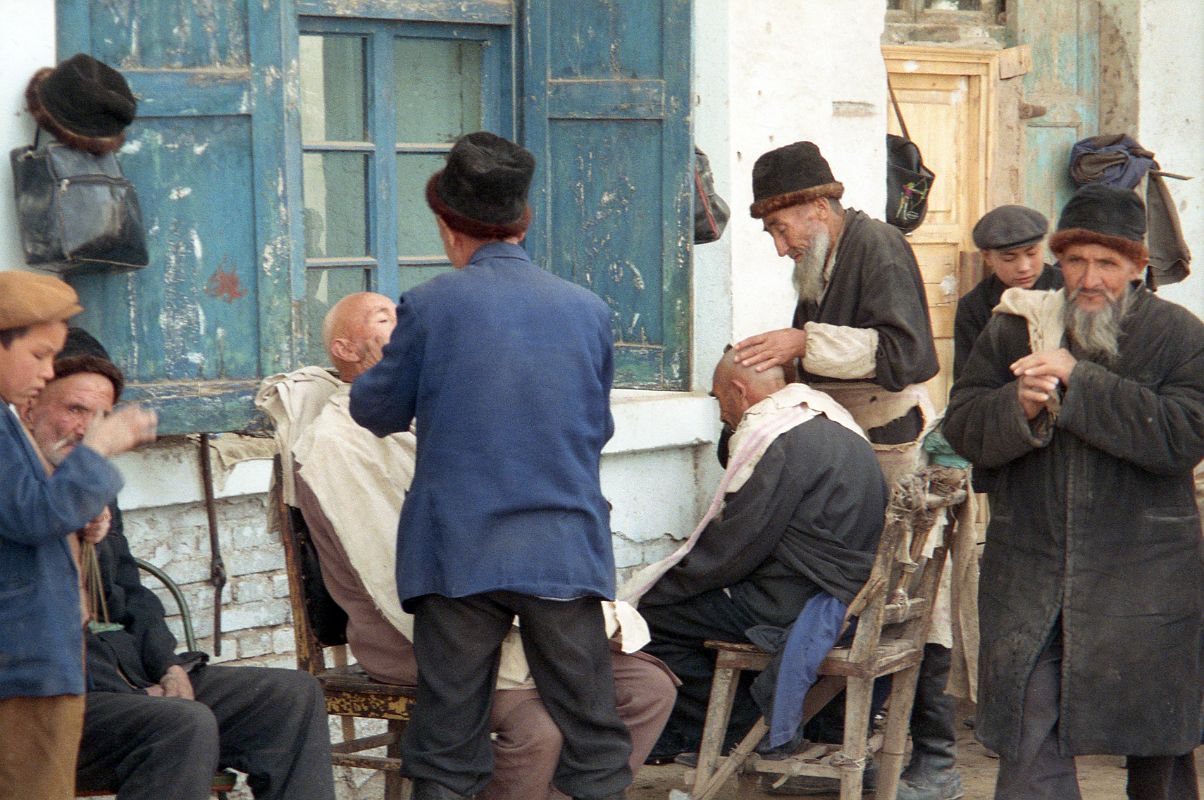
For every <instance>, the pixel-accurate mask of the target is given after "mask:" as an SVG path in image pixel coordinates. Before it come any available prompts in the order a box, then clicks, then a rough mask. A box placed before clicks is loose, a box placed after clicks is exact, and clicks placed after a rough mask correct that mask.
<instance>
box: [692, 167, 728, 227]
mask: <svg viewBox="0 0 1204 800" xmlns="http://www.w3.org/2000/svg"><path fill="white" fill-rule="evenodd" d="M730 217H731V209H729V208H728V207H727V203H726V202H725V201H724V199H723V198H722V197H720V196H719V193H718V192H716V191H715V176H714V174H713V173H712V172H711V161H710V159H708V158H707V155H706V153H704V152H702V150H700V149H699V148H698V147H695V148H694V244H706V243H708V242H714V241H718V239H719V237H720V236H722V235H723V229H724V228H726V227H727V221H728V219H729V218H730Z"/></svg>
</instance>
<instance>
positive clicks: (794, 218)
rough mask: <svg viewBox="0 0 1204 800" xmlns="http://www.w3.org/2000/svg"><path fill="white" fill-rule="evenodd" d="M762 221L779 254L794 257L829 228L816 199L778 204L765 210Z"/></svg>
mask: <svg viewBox="0 0 1204 800" xmlns="http://www.w3.org/2000/svg"><path fill="white" fill-rule="evenodd" d="M824 207H825V208H826V205H825V206H824ZM762 222H763V223H764V225H765V232H766V233H768V234H769V235H770V236H772V237H773V246H774V247H775V248H777V251H778V255H779V256H786V257H788V258H790V259H791V260H794V261H797V260H798V259H800V258H802V257H803V256H804V255H806V253H807V251H808V250H810V249H811V248H812V247H813V246H814V244H815V240H816V239H817V238H822V237H823V234H824V232H826V231H827V229H828V227H827V222H826V220H825V219H824V215H823V211H822V210H821V208H820V204H819V203H818V202H811V203H802V204H800V205H797V206H788V207H786V208H779V209H778V210H777V211H773V212H770V213H769V214H766V215H765V217H764V219H763V220H762Z"/></svg>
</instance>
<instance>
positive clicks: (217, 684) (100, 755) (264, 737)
mask: <svg viewBox="0 0 1204 800" xmlns="http://www.w3.org/2000/svg"><path fill="white" fill-rule="evenodd" d="M54 368H55V377H54V379H53V380H52V381H50V382H49V383H48V384H47V385H46V388H45V389H44V390H43V391H42V392H41V394H39V395H38V397H37V398H36V399H35V400H34V401H33V403H31V404H30V405H29V407H28V408H27V409H26V410H25V413H24V414H23V415H22V416H23V419H24V421H25V424H26V426H27V428H28V429H29V431H30V434H31V435H32V437H33V440H34V442H35V443H36V444H37V446H38V448H39V449H40V450H41V452H42V453H43V454H44V455H45V456H46V459H47V460H48V461H49V462H50V463H51V464H52V465H56V468H60V469H61V468H62V465H63V464H65V463H66V460H67V459H68V458H70V457H71V454H72V453H73V452H74V451H75V450H77V449H78V448H79V447H80V443H81V441H83V437H84V436H85V433H86V431H87V430H88V428H89V427H90V426H91V425H92V424H93V423H94V421H96V420H99V419H103V418H105V417H106V416H107V415H109V414H110V413H111V412H112V409H113V405H114V403H115V402H116V401H117V399H118V398H119V397H120V396H121V390H122V388H123V386H124V384H125V379H124V376H123V375H122V373H121V370H120V369H118V368H117V366H116V365H115V364H114V363H113V362H112V361H111V360H110V359H109V354H108V353H107V352H106V351H105V348H104V347H103V346H102V345H101V344H100V342H98V341H96V339H94V338H93V337H92V336H91V335H89V334H88V333H87V332H86V331H84V330H82V329H81V328H72V329H71V330H70V331H69V332H68V335H67V343H66V345H65V346H64V348H63V350H62V352H61V353H60V354H59V356H58V357H57V358H56V359H55V362H54ZM111 508H112V510H113V516H112V529H111V530H110V531H109V533H108V535H107V536H106V537H105V538H104V540H103V541H100V542H97V543H96V564H97V569H96V573H95V574H94V575H93V576H91V578H90V580H91V582H92V583H91V587H90V588H91V589H92V590H93V591H94V592H95V596H97V597H99V598H102V599H103V602H101V603H97V604H96V605H97V607H96V608H92V609H91V612H92V615H93V616H95V617H96V619H95V620H93V623H92V624H90V625H88V628H87V630H86V631H85V634H84V642H85V645H86V649H87V650H86V652H87V659H86V664H85V667H86V671H87V687H88V692H87V695H86V701H85V708H84V726H83V736H82V738H81V740H80V742H79V759H78V769H77V785H78V786H79V788H81V789H90V790H98V789H104V790H108V791H112V792H116V793H117V796H118V797H119V798H121V800H161V798H165V797H171V798H173V800H203V799H204V798H207V797H209V795H210V786H211V784H212V782H213V774H214V772H215V771H216V770H217V769H218V767H219V766H220V767H233V768H235V769H238V770H240V771H242V772H245V773H247V776H248V777H247V784H248V786H250V787H251V789H252V792H253V794H254V796H255V797H256V798H272V799H273V800H333V798H334V782H333V779H332V775H331V769H330V733H329V731H328V729H327V724H326V701H325V699H324V697H323V696H322V688H321V687H320V686H319V685H318V682H317V681H316V680H315V679H314V678H313V676H311V675H309V674H308V673H305V672H301V671H298V670H294V669H266V668H260V667H232V666H226V665H221V666H210V665H206V663H205V662H206V660H207V658H208V657H207V656H206V655H205V654H204V653H199V652H189V653H181V654H177V653H176V644H177V643H176V639H175V637H174V636H173V635H172V634H171V631H169V630H168V628H167V623H166V622H165V620H164V612H163V606H162V604H161V603H160V602H159V601H158V599H157V598H156V597H155V595H154V592H152V591H151V590H150V589H148V588H146V587H145V586H143V585H142V581H141V580H140V578H139V572H138V567H137V564H136V562H135V561H134V556H133V554H132V553H131V552H130V546H129V542H128V541H127V540H126V538H125V535H124V530H123V525H122V517H121V512H120V510H119V509H118V508H117V506H116V503H115V502H114V503H112V505H111ZM91 596H92V592H89V593H88V595H86V597H89V598H90V597H91Z"/></svg>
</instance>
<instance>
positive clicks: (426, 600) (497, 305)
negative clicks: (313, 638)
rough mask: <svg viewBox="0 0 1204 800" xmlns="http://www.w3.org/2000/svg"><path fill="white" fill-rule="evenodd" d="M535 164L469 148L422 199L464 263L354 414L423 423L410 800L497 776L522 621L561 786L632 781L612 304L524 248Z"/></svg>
mask: <svg viewBox="0 0 1204 800" xmlns="http://www.w3.org/2000/svg"><path fill="white" fill-rule="evenodd" d="M534 170H535V159H534V157H533V156H532V155H531V154H530V153H529V152H527V151H526V150H525V149H523V148H522V147H520V146H518V145H516V144H514V143H513V142H510V141H507V140H506V139H502V138H501V137H498V136H494V135H493V134H490V133H485V132H479V133H473V134H468V135H467V136H464V137H462V138H461V139H460V140H459V141H457V142H456V144H455V146H454V147H453V148H452V150H451V152H450V153H449V155H448V160H447V166H446V167H445V169H443V170H440V171H439V172H437V173H435V175H433V176H432V177H431V179H430V181H429V182H428V184H427V192H426V196H427V202H428V204H429V205H430V207H431V209H432V210H433V211H434V212H435V216H436V221H437V223H438V225H439V233H440V236H441V238H442V240H443V246H444V250H445V251H446V253H447V255H448V258H449V259H450V260H451V263H452V266H453V267H455V268H456V269H455V270H454V271H452V272H450V273H446V274H444V275H440V276H439V277H437V278H435V279H433V280H431V281H428V282H427V283H425V284H422V285H421V286H418V287H416V288H415V289H413V290H411V291H409V292H407V293H405V294H404V295H402V297H401V300H400V303H399V305H398V307H397V327H396V328H395V329H394V332H393V334H392V336H391V338H390V340H389V344H388V345H387V346H386V347H385V348H384V353H383V357H382V359H381V361H380V363H379V364H377V365H376V366H375V367H373V368H372V369H371V370H369V371H368V372H366V373H365V374H364V375H362V376H360V378H359V379H357V380H356V382H355V383H354V384H353V386H352V389H351V404H350V407H351V415H352V417H353V418H354V419H355V420H356V422H358V423H359V424H361V425H363V426H364V427H366V428H368V429H369V430H371V431H372V432H373V433H375V434H376V435H378V436H384V435H387V434H390V433H394V432H397V431H403V430H406V429H407V428H409V426H410V423H411V421H416V422H417V429H418V456H417V464H416V467H415V473H414V480H413V484H412V486H411V489H410V492H409V494H408V496H407V498H406V503H405V506H404V507H403V509H402V516H401V524H400V529H399V535H398V551H397V553H398V558H397V588H398V596H399V598H400V599H401V602H402V606H403V608H404V609H405V610H406V611H409V612H412V613H413V614H414V618H415V619H414V651H415V656H416V658H417V661H418V674H419V685H418V703H417V706H416V711H415V714H414V717H413V720H412V721H411V723H410V725H409V726H408V727H407V728H406V735H405V739H404V741H403V743H402V756H403V764H404V767H403V769H404V770H405V772H406V774H407V775H408V776H409V777H411V778H413V779H414V798H415V800H455V799H456V798H462V797H469V796H471V795H473V794H475V793H476V792H478V791H480V790H481V789H482V788H483V787H484V786H485V784H486V783H488V781H489V776H490V773H491V771H492V753H491V748H490V742H489V725H488V723H489V709H490V703H491V698H492V695H493V688H494V683H495V681H496V677H497V669H498V652H499V647H500V645H501V641H502V639H503V638H504V637H505V635H506V632H507V631H508V630H509V628H510V625H511V622H512V620H513V618H514V616H515V615H517V616H518V617H519V620H520V622H521V625H522V631H523V645H524V652H525V654H526V657H527V661H528V663H529V666H530V669H531V674H532V676H533V677H534V678H535V683H536V686H537V688H538V689H539V693H540V697H541V698H542V699H543V701H544V705H545V706H546V707H547V710H548V714H549V715H550V716H551V717H552V719H553V720H554V721H555V722H556V725H557V726H558V727H559V728H560V730H561V732H562V734H563V736H564V744H563V747H562V749H561V756H560V761H559V763H558V765H557V768H556V776H555V779H554V781H553V783H554V785H555V786H556V787H557V788H558V789H560V790H561V791H563V792H565V793H566V794H568V795H569V796H571V797H573V798H581V799H582V800H602V799H606V800H609V799H610V798H621V797H623V796H624V789H625V788H626V786H627V785H628V784H629V783H630V782H631V770H630V769H629V767H628V766H627V759H628V756H629V753H630V749H631V745H630V741H629V739H628V735H627V731H626V729H625V728H624V726H623V723H622V721H621V720H620V719H619V717H618V714H617V713H616V711H615V697H614V681H613V677H612V673H611V665H610V653H609V650H608V648H607V643H606V633H605V627H604V623H603V618H602V609H601V606H600V605H599V603H598V599H599V598H613V596H614V590H615V583H614V580H615V578H614V554H613V551H612V549H611V534H610V524H609V511H608V507H607V504H606V500H605V499H604V498H603V497H602V491H601V486H600V484H599V477H598V472H599V461H600V459H601V451H602V446H603V445H604V444H605V443H606V441H607V440H608V439H609V438H610V436H611V434H612V433H613V429H614V424H613V421H612V419H611V415H610V404H609V395H610V386H611V380H612V376H613V368H614V367H613V339H612V333H611V329H610V311H609V309H608V308H607V306H606V304H605V303H603V302H602V301H601V300H600V299H599V298H598V297H597V296H595V295H594V294H592V293H591V292H589V291H587V290H586V289H583V288H581V287H579V286H576V285H573V284H571V283H569V282H567V281H564V280H562V279H560V278H557V277H556V276H554V275H552V274H550V273H548V272H546V271H544V270H541V269H539V268H538V267H536V266H535V265H534V264H532V263H531V260H530V258H528V256H527V253H526V251H524V250H523V249H522V248H521V247H520V246H519V243H520V242H521V241H522V239H523V236H524V235H525V233H526V229H527V225H528V224H529V222H530V210H529V208H528V206H527V199H526V198H527V190H528V187H529V186H530V183H531V177H532V175H533V173H534Z"/></svg>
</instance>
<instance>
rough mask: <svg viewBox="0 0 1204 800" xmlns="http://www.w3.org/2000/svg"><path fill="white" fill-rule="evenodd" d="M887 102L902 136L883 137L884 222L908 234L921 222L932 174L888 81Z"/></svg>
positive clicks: (934, 178)
mask: <svg viewBox="0 0 1204 800" xmlns="http://www.w3.org/2000/svg"><path fill="white" fill-rule="evenodd" d="M886 87H887V89H888V90H889V91H890V102H891V105H893V106H894V108H895V116H896V117H897V118H898V120H899V129H900V130H901V131H903V135H902V136H896V135H895V134H893V133H888V134H886V221H887V222H889V223H890V224H891V225H894V226H895V227H896V228H898V229H899V230H901V231H903V232H904V233H911V232H912V231H914V230H915V229H916V228H918V227H920V225H921V224H922V223H923V222H924V217H925V216H927V214H928V193H929V192H931V191H932V182H933V181H934V180H936V175H934V174H933V173H932V170H930V169H928V167H926V166H924V158H923V156H921V155H920V148H919V147H917V146H916V143H915V142H913V141H911V137H910V136H909V135H908V133H907V123H905V122H904V121H903V113H902V112H901V111H900V110H899V101H898V100H896V99H895V90H894V89H893V88H891V85H890V81H887V83H886Z"/></svg>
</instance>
